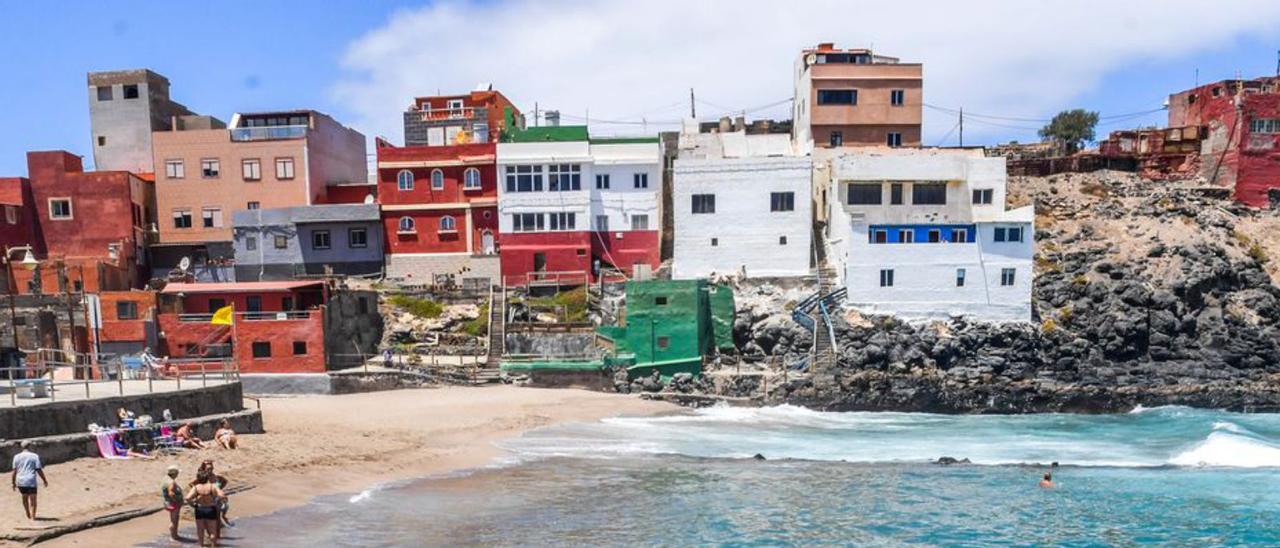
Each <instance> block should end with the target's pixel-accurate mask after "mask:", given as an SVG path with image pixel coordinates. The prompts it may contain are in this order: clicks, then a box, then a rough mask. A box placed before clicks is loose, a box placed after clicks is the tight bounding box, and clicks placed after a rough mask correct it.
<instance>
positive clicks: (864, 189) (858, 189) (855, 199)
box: [849, 184, 884, 205]
mask: <svg viewBox="0 0 1280 548" xmlns="http://www.w3.org/2000/svg"><path fill="white" fill-rule="evenodd" d="M883 194H884V192H883V191H881V189H880V185H879V184H874V185H867V184H851V185H849V205H880V204H881V200H883V199H884V196H883Z"/></svg>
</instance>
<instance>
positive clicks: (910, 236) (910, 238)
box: [898, 228, 916, 244]
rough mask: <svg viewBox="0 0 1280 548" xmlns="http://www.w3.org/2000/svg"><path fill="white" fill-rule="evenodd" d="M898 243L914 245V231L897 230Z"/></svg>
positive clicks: (907, 229) (908, 229)
mask: <svg viewBox="0 0 1280 548" xmlns="http://www.w3.org/2000/svg"><path fill="white" fill-rule="evenodd" d="M904 236H905V238H904ZM898 243H900V244H914V243H916V231H915V229H911V228H899V229H898Z"/></svg>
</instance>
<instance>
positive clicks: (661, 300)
mask: <svg viewBox="0 0 1280 548" xmlns="http://www.w3.org/2000/svg"><path fill="white" fill-rule="evenodd" d="M653 304H654V305H656V306H667V298H666V297H654V298H653Z"/></svg>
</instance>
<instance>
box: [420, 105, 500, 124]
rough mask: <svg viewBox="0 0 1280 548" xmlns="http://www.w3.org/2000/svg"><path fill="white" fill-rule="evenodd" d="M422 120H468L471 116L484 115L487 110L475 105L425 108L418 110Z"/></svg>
mask: <svg viewBox="0 0 1280 548" xmlns="http://www.w3.org/2000/svg"><path fill="white" fill-rule="evenodd" d="M418 114H419V115H420V116H421V117H422V121H423V122H438V121H442V120H470V119H472V118H479V117H484V116H486V115H487V114H488V110H487V109H484V108H476V107H461V108H425V109H422V110H419V111H418Z"/></svg>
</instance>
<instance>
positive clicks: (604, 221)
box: [596, 215, 609, 232]
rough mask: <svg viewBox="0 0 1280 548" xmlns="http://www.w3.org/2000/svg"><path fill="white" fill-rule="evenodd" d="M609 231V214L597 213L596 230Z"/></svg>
mask: <svg viewBox="0 0 1280 548" xmlns="http://www.w3.org/2000/svg"><path fill="white" fill-rule="evenodd" d="M608 231H609V216H608V215H596V232H608Z"/></svg>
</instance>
